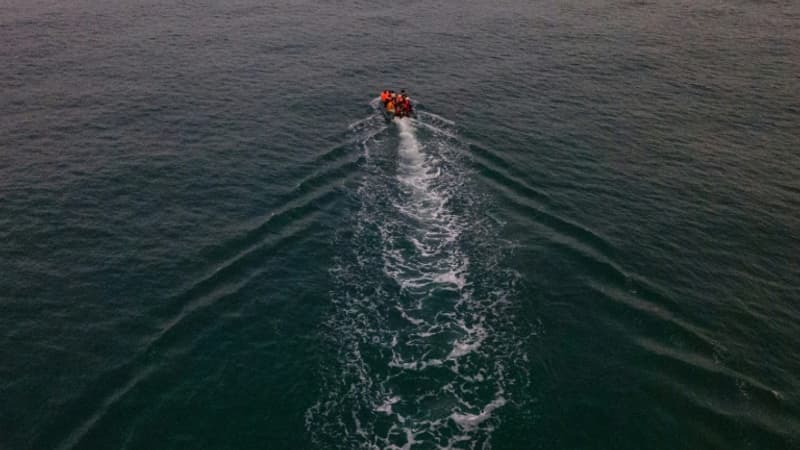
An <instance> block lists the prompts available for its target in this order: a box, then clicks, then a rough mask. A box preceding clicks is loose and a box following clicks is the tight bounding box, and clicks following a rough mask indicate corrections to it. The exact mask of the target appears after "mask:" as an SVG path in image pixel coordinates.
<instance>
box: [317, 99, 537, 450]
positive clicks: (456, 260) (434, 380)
mask: <svg viewBox="0 0 800 450" xmlns="http://www.w3.org/2000/svg"><path fill="white" fill-rule="evenodd" d="M395 124H396V125H397V127H396V129H397V133H396V135H395V133H394V132H389V133H383V135H375V137H373V138H371V139H370V140H368V141H367V142H365V144H364V152H365V154H368V155H369V157H368V158H367V162H366V163H365V168H364V172H365V173H364V175H363V178H362V179H361V182H360V183H359V184H358V186H357V187H356V188H355V191H354V192H353V197H354V198H355V199H356V203H357V210H356V211H355V212H354V214H353V216H352V218H351V219H350V221H349V223H348V225H347V226H346V227H344V229H342V230H340V232H339V233H337V242H336V245H337V247H338V249H339V256H338V257H337V259H336V264H335V266H334V267H333V268H332V270H331V275H332V277H333V280H334V287H333V289H332V291H331V301H332V303H333V310H332V313H331V317H330V319H329V320H328V323H327V326H328V335H327V337H328V338H329V340H330V343H331V345H332V348H333V349H335V352H336V357H335V360H334V361H332V363H331V364H330V365H329V366H327V367H324V368H323V372H324V373H323V378H324V383H325V385H324V389H323V392H322V395H321V398H320V399H319V401H318V402H317V403H316V404H314V405H313V406H312V407H311V408H310V409H309V410H308V411H307V413H306V424H307V428H308V430H309V432H310V433H311V435H312V437H313V439H314V441H315V443H316V445H318V446H319V447H320V448H381V449H401V448H402V449H408V448H412V446H413V447H415V448H416V447H421V448H488V447H489V446H490V437H491V434H492V431H493V430H494V429H495V428H496V427H497V426H498V425H499V423H500V421H501V412H502V410H503V409H504V408H508V406H507V405H508V403H509V402H511V401H513V398H512V397H513V396H512V395H510V387H511V386H512V385H519V384H521V383H524V380H525V378H526V377H525V375H524V374H522V373H520V372H519V371H520V369H518V368H517V367H514V364H513V363H514V361H516V360H517V359H519V358H525V354H524V351H523V349H522V348H521V345H520V344H519V342H520V339H518V338H516V337H515V333H516V331H515V326H514V322H515V320H514V303H513V301H512V300H513V297H514V292H515V289H516V285H517V283H518V278H519V277H518V274H516V273H515V272H514V271H512V270H508V269H504V268H503V265H502V261H501V255H502V254H503V253H504V247H507V246H508V244H507V243H505V242H503V241H502V239H500V237H499V231H500V230H499V225H498V223H497V222H494V221H492V220H491V219H490V217H489V216H486V215H482V214H483V213H482V211H484V209H485V208H484V205H482V202H483V199H482V197H481V196H480V195H478V194H477V190H476V189H474V188H473V187H472V186H471V185H470V176H469V170H468V169H467V167H468V165H467V164H465V162H464V161H463V159H464V153H463V150H464V148H465V145H463V144H462V143H461V142H459V141H458V139H456V138H455V137H454V136H455V132H454V130H453V125H452V122H448V121H446V120H445V119H442V118H437V116H434V115H431V114H427V115H421V116H420V120H419V121H416V120H410V119H400V120H395ZM387 134H388V135H389V136H385V135H387Z"/></svg>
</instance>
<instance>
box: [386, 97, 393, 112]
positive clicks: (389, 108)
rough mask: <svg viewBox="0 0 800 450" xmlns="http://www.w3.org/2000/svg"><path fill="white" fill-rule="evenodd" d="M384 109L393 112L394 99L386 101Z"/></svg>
mask: <svg viewBox="0 0 800 450" xmlns="http://www.w3.org/2000/svg"><path fill="white" fill-rule="evenodd" d="M386 110H387V111H389V112H390V113H393V112H394V101H392V100H389V101H388V102H387V103H386Z"/></svg>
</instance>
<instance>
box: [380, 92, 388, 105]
mask: <svg viewBox="0 0 800 450" xmlns="http://www.w3.org/2000/svg"><path fill="white" fill-rule="evenodd" d="M388 101H389V91H388V90H384V91H383V92H381V103H383V104H384V106H385V105H386V102H388Z"/></svg>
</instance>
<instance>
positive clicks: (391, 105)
mask: <svg viewBox="0 0 800 450" xmlns="http://www.w3.org/2000/svg"><path fill="white" fill-rule="evenodd" d="M381 103H382V104H383V107H384V108H386V112H387V113H388V114H389V116H394V117H408V116H411V115H412V114H413V112H414V109H413V108H414V107H413V106H411V100H409V98H408V94H406V91H405V90H402V91H400V93H399V94H398V93H396V92H395V91H392V90H385V91H383V92H381Z"/></svg>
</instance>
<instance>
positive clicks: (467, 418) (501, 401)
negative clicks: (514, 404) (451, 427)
mask: <svg viewBox="0 0 800 450" xmlns="http://www.w3.org/2000/svg"><path fill="white" fill-rule="evenodd" d="M505 404H506V399H505V398H503V397H502V396H498V397H495V399H494V400H492V401H491V403H489V404H488V405H486V406H485V407H484V408H483V410H481V412H480V413H478V414H469V413H463V414H462V413H457V412H454V413H453V414H451V415H450V418H451V419H453V422H455V423H456V424H458V426H459V427H461V429H463V430H466V431H469V430H473V429H474V428H475V427H477V426H478V425H480V424H481V422H483V421H485V420H486V419H488V418H489V417H491V416H492V412H493V411H494V410H495V409H497V408H500V407H501V406H503V405H505Z"/></svg>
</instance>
